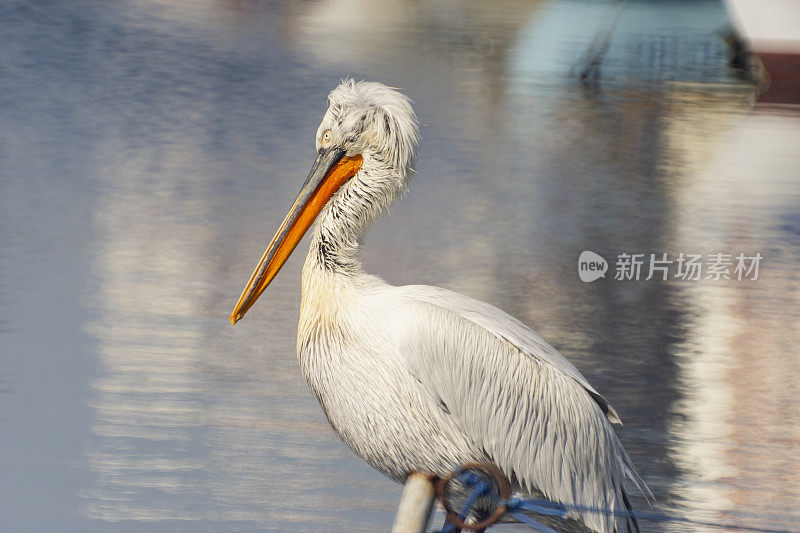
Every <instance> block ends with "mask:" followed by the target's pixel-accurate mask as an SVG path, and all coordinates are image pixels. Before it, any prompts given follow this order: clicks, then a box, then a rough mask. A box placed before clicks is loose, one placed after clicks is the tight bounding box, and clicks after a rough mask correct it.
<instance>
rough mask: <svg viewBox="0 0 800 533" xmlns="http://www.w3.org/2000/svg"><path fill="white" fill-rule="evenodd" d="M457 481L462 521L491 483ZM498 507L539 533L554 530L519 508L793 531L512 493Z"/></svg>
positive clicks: (450, 527) (467, 476)
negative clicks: (465, 493)
mask: <svg viewBox="0 0 800 533" xmlns="http://www.w3.org/2000/svg"><path fill="white" fill-rule="evenodd" d="M459 478H460V479H461V481H462V482H463V483H464V485H466V486H467V487H470V486H471V487H474V488H473V490H472V492H471V493H470V495H469V497H468V498H467V500H466V502H465V503H464V506H463V509H462V511H461V513H460V514H459V519H460V520H464V519H465V518H466V516H467V514H468V513H469V510H470V509H471V508H472V506H473V505H475V502H476V501H477V500H478V498H480V497H481V496H489V495H493V492H494V491H493V490H492V485H491V484H490V483H487V482H486V481H484V480H483V479H481V478H480V477H479V476H477V475H476V474H475V473H474V472H470V471H468V470H466V471H462V472H461V473H460V475H459ZM497 505H498V506H505V508H506V513H507V514H510V515H511V516H512V517H514V519H516V520H517V521H518V522H520V523H522V524H525V525H527V526H530V527H531V528H533V529H535V530H536V531H539V532H540V533H556V531H555V530H554V529H552V528H550V527H548V526H546V525H544V524H542V523H540V522H538V521H536V520H535V519H534V518H532V517H530V516H528V515H526V514H525V513H523V512H522V511H528V512H532V513H536V514H539V515H545V516H553V517H556V518H561V519H566V515H567V513H569V512H570V511H576V512H580V513H594V514H602V515H606V516H616V517H619V518H634V519H637V520H646V521H652V522H673V523H681V524H691V525H695V526H705V527H713V528H718V529H732V530H739V531H753V532H756V533H797V532H793V531H791V530H788V529H771V528H762V527H750V526H740V525H736V524H726V523H718V522H709V521H705V520H693V519H691V518H684V517H681V516H675V515H671V514H666V513H658V512H653V511H650V512H648V511H617V510H614V509H603V508H599V507H591V506H588V505H576V504H565V503H559V502H553V501H550V500H544V499H538V498H520V497H518V496H514V497H511V498H509V499H508V500H498V501H497ZM456 529H457V528H456V526H455V524H451V523H449V522H448V523H445V525H444V527H443V528H442V530H441V533H455V531H456Z"/></svg>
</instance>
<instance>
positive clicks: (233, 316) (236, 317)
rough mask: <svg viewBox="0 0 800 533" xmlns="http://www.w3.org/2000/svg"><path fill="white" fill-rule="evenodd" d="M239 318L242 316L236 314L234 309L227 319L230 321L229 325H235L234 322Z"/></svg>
mask: <svg viewBox="0 0 800 533" xmlns="http://www.w3.org/2000/svg"><path fill="white" fill-rule="evenodd" d="M240 318H242V316H241V315H238V314H236V311H234V312H233V313H232V314H231V317H230V319H229V320H230V322H231V326H235V325H236V323H237V322H238V321H239V319H240Z"/></svg>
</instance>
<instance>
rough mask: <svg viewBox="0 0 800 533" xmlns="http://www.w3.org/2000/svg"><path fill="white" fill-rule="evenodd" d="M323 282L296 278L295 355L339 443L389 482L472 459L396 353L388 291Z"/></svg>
mask: <svg viewBox="0 0 800 533" xmlns="http://www.w3.org/2000/svg"><path fill="white" fill-rule="evenodd" d="M334 276H335V275H334ZM326 277H330V275H329V274H327V273H324V272H323V273H315V275H314V276H309V277H308V279H306V276H304V282H303V298H302V303H301V318H300V325H299V328H298V342H297V350H298V359H299V362H300V368H301V371H302V373H303V376H304V378H305V379H306V381H307V382H308V385H309V387H310V389H311V390H312V392H313V393H314V394H315V395H316V397H317V399H318V400H319V403H320V404H321V405H322V408H323V410H324V412H325V415H326V417H327V418H328V421H329V422H330V424H331V426H332V427H333V429H334V430H335V431H336V433H337V434H338V435H339V437H340V438H341V439H342V441H344V442H345V443H346V444H347V445H348V446H350V448H352V449H353V450H354V451H355V452H356V453H357V454H358V455H360V456H361V457H363V458H364V459H365V460H366V461H367V462H368V463H369V464H371V465H372V466H373V467H375V468H377V469H378V470H380V471H381V472H383V473H384V474H385V475H387V476H389V477H391V478H393V479H395V480H397V481H403V480H404V479H405V477H406V476H407V475H408V473H409V472H411V471H414V470H420V471H427V472H436V473H445V472H447V471H449V470H450V469H451V468H452V467H453V465H454V464H457V463H461V462H469V461H474V460H478V459H480V458H481V457H482V454H481V453H480V452H476V451H475V450H474V449H473V448H474V446H473V445H472V444H471V443H470V442H469V440H468V439H467V438H466V436H465V435H464V434H463V432H462V431H461V430H460V428H459V427H458V426H457V425H456V423H455V421H454V420H453V418H452V416H451V415H450V413H449V412H447V410H446V409H445V408H443V406H442V405H441V404H440V403H439V402H438V401H437V399H436V398H434V397H433V396H431V394H430V393H429V391H428V390H426V389H425V388H424V387H423V386H422V385H421V384H420V383H419V381H418V380H417V379H416V378H415V377H414V376H413V375H412V373H411V372H410V371H409V369H408V367H407V364H406V358H405V357H403V356H402V354H400V353H398V352H397V349H398V348H397V347H398V343H397V342H396V341H395V340H394V339H393V336H392V335H391V334H390V332H391V331H393V329H394V328H396V327H397V326H398V325H397V324H395V322H394V321H395V320H396V317H397V316H398V314H397V313H393V312H392V309H393V305H392V303H393V302H392V300H391V297H389V296H388V295H389V293H390V292H391V291H390V290H384V289H383V287H381V285H383V284H382V283H374V282H373V281H372V280H367V279H360V280H350V281H349V282H347V283H346V284H344V285H346V286H342V283H341V281H338V280H335V279H326ZM314 278H316V279H314ZM354 287H358V289H354ZM384 287H386V289H389V287H388V286H385V285H384ZM400 316H402V315H400Z"/></svg>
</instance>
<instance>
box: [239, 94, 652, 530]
mask: <svg viewBox="0 0 800 533" xmlns="http://www.w3.org/2000/svg"><path fill="white" fill-rule="evenodd" d="M329 100H330V107H329V109H328V111H327V112H326V113H325V116H324V118H323V120H322V123H321V125H320V127H319V130H318V132H317V139H316V141H317V142H316V147H317V150H318V158H317V163H315V166H314V169H312V172H311V174H310V175H309V180H308V181H307V182H306V185H305V186H304V189H303V190H302V191H301V194H300V195H299V196H298V200H297V202H295V206H293V210H292V211H290V214H289V215H288V216H287V219H286V221H285V222H284V224H283V225H282V226H281V229H280V230H279V232H278V234H277V235H276V237H275V239H273V241H272V243H271V244H270V246H269V248H268V250H267V252H265V254H264V257H262V260H261V263H259V266H258V267H257V268H256V271H255V272H254V274H253V276H252V277H251V280H250V282H249V283H248V286H247V287H246V288H245V291H244V292H243V294H242V297H241V298H240V300H239V303H238V304H237V307H236V309H235V310H234V313H233V315H232V317H231V320H232V321H233V322H235V321H236V320H238V319H239V318H241V316H243V315H244V313H245V312H246V311H247V309H249V307H250V306H251V305H252V303H253V302H254V301H255V299H256V298H258V296H259V295H260V294H261V292H263V290H264V288H266V285H267V284H268V283H269V281H270V280H271V279H272V277H274V275H275V274H276V273H277V270H278V269H279V268H280V266H281V265H282V264H283V262H284V261H285V260H286V258H288V255H289V254H290V253H291V250H292V249H293V247H294V245H296V242H299V239H300V238H301V237H302V234H303V233H304V232H305V230H306V228H307V227H308V225H310V224H311V222H310V221H309V220H308V219H309V218H310V220H311V221H313V219H314V215H316V214H317V213H318V216H316V218H317V223H316V226H315V227H314V230H313V237H312V241H311V246H310V250H309V253H308V256H307V258H306V262H305V265H304V267H303V277H302V302H301V309H300V324H299V328H298V337H297V352H298V358H299V362H300V368H301V370H302V373H303V375H304V377H305V379H306V380H307V381H308V384H309V386H310V388H311V390H312V391H313V392H314V394H315V395H316V396H317V398H318V400H319V402H320V404H321V405H322V408H323V409H324V411H325V414H326V416H327V417H328V420H329V421H330V423H331V425H332V426H333V428H334V430H335V431H336V433H337V434H338V435H339V436H340V437H341V439H342V440H343V441H344V442H345V443H347V445H348V446H350V447H351V448H352V449H353V450H354V451H355V452H356V453H357V454H359V455H360V456H361V457H363V458H364V459H365V460H366V461H367V462H369V464H371V465H372V466H374V467H375V468H377V469H378V470H380V471H381V472H383V473H384V474H386V475H387V476H389V477H390V478H392V479H394V480H396V481H399V482H403V481H404V480H405V478H406V476H407V475H408V474H409V473H410V472H412V471H422V472H430V473H434V474H439V475H444V474H446V473H447V472H448V471H450V470H452V469H453V468H454V467H455V466H457V465H459V464H463V463H467V462H475V461H489V462H492V463H494V464H495V465H497V466H498V467H499V468H500V469H501V470H502V471H503V472H504V473H505V474H506V475H507V476H508V477H509V478H510V479H511V480H512V483H513V484H514V486H515V489H516V490H519V491H521V492H523V493H532V492H536V491H538V492H541V493H543V494H544V495H545V496H546V497H548V498H550V499H553V500H556V501H560V502H564V503H573V504H580V505H586V506H592V507H602V508H608V509H612V510H616V511H624V510H626V509H628V508H629V503H628V500H627V496H626V494H625V489H624V488H623V480H624V478H625V477H626V476H628V477H630V478H631V479H633V480H634V481H635V482H636V483H637V485H639V486H640V487H643V483H642V482H641V480H640V478H639V476H638V475H637V474H636V472H635V470H634V468H633V466H632V464H631V461H630V459H629V457H628V455H627V453H626V452H625V450H624V449H623V447H622V445H621V444H620V442H619V439H618V438H617V436H616V434H615V433H614V430H613V428H612V427H611V423H610V422H612V421H613V422H619V417H618V416H617V413H616V412H615V411H614V410H613V408H611V406H609V405H608V403H607V402H606V401H605V400H604V399H603V398H602V397H601V396H600V395H599V394H598V393H597V391H595V390H594V388H592V386H591V385H590V384H589V383H588V382H587V381H586V379H585V378H584V377H583V376H582V375H581V374H580V372H578V370H577V369H576V368H575V367H574V366H573V365H572V364H571V363H570V362H569V361H567V360H566V359H565V358H564V357H563V356H561V355H560V354H559V353H558V352H557V351H556V350H555V349H554V348H552V347H551V346H550V345H549V344H547V343H546V342H545V341H544V340H543V339H542V338H541V337H539V336H538V335H537V334H536V333H535V332H533V331H532V330H531V329H530V328H528V327H527V326H525V325H524V324H522V323H521V322H519V321H517V320H516V319H514V318H512V317H511V316H509V315H507V314H505V313H504V312H502V311H500V310H499V309H497V308H495V307H492V306H490V305H488V304H485V303H483V302H479V301H476V300H473V299H471V298H468V297H466V296H462V295H460V294H456V293H453V292H451V291H447V290H444V289H440V288H436V287H427V286H421V285H414V286H406V287H393V286H391V285H388V284H386V283H385V282H383V281H382V280H381V279H379V278H377V277H374V276H371V275H369V274H367V273H365V272H364V271H363V269H362V268H361V265H360V263H359V262H358V257H357V253H358V248H359V242H360V241H361V239H362V238H363V236H364V234H365V233H366V231H367V230H368V229H369V227H370V226H371V225H372V223H373V222H374V221H375V220H377V219H378V218H380V217H381V216H382V215H383V214H385V213H386V212H387V211H388V209H389V207H390V206H391V205H392V203H394V201H395V200H396V199H397V198H398V197H399V196H400V195H401V194H402V193H403V191H405V189H406V188H407V186H408V183H409V181H410V179H411V176H412V175H413V172H414V171H413V167H414V164H415V154H416V148H417V144H418V138H419V137H418V127H417V121H416V117H415V115H414V111H413V109H412V107H411V104H410V102H409V100H408V99H407V98H406V97H405V96H403V95H402V94H401V93H399V92H398V91H396V90H394V89H391V88H388V87H386V86H384V85H382V84H379V83H374V82H364V81H362V82H358V83H355V82H353V81H352V80H346V81H344V82H342V84H341V85H339V86H338V87H337V88H336V89H335V90H334V91H333V92H331V94H330V95H329ZM331 154H332V155H331ZM343 162H345V163H343ZM348 164H349V165H350V167H347V168H348V169H349V170H348V171H347V172H345V170H344V168H345V166H346V165H348ZM337 172H338V177H337ZM335 180H338V181H337V182H336V184H334V185H330V183H331V182H333V181H335ZM339 182H341V183H339ZM328 185H330V187H332V189H333V192H332V193H330V194H328V195H327V196H326V194H327V193H324V192H320V191H322V190H323V188H324V187H326V186H328ZM304 209H305V210H306V211H303V210H304ZM309 210H310V213H309V212H308V211H309ZM293 213H294V215H293ZM304 213H305V214H304ZM303 217H305V218H303ZM304 221H305V222H304ZM298 234H299V237H298ZM286 241H292V242H291V243H289V244H285V242H286ZM287 249H288V252H287V251H286V250H287ZM265 278H266V280H265ZM576 518H579V519H580V520H582V521H583V522H584V523H585V524H586V525H587V526H589V527H590V528H592V529H594V530H596V531H600V532H611V531H629V530H633V529H635V528H636V524H635V521H633V520H629V519H625V518H617V517H614V516H612V515H600V514H595V513H584V514H582V515H580V516H576Z"/></svg>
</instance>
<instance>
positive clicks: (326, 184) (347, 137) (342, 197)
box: [231, 80, 419, 324]
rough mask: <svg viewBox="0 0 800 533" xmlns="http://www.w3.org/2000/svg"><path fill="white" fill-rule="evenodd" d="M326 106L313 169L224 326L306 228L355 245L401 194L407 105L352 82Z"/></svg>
mask: <svg viewBox="0 0 800 533" xmlns="http://www.w3.org/2000/svg"><path fill="white" fill-rule="evenodd" d="M328 101H329V105H328V110H327V111H326V112H325V116H324V117H323V118H322V122H321V123H320V125H319V128H318V129H317V136H316V148H317V158H316V160H315V161H314V166H313V167H312V168H311V172H310V173H309V174H308V178H307V179H306V181H305V183H304V184H303V187H302V188H301V189H300V193H299V194H298V195H297V199H296V200H295V202H294V204H293V205H292V207H291V209H290V210H289V213H288V214H287V215H286V218H285V219H284V221H283V224H281V226H280V228H279V229H278V232H277V233H276V234H275V237H273V239H272V241H271V242H270V244H269V246H268V247H267V250H266V251H265V252H264V255H263V256H262V257H261V260H260V261H259V263H258V265H257V266H256V269H255V270H254V271H253V274H252V276H250V281H249V282H248V283H247V286H245V288H244V291H242V295H241V296H240V297H239V301H238V302H237V303H236V307H235V308H234V310H233V313H232V314H231V323H232V324H236V322H237V321H238V320H239V319H241V318H242V317H243V316H244V314H245V313H246V312H247V310H248V309H250V307H251V306H252V305H253V304H254V303H255V301H256V300H257V299H258V297H259V296H261V293H263V292H264V290H265V289H266V288H267V285H269V283H270V282H271V281H272V280H273V278H274V277H275V275H276V274H277V273H278V271H279V270H280V268H281V267H282V266H283V264H284V263H285V262H286V260H287V259H288V258H289V256H290V255H291V253H292V252H293V251H294V249H295V247H297V245H298V243H299V242H300V240H301V239H302V238H303V235H305V233H306V232H307V231H308V228H309V227H311V225H312V224H313V223H314V220H316V219H317V218H319V226H320V228H322V229H323V230H324V231H325V232H326V233H327V235H328V237H329V238H335V239H341V240H346V241H354V240H358V239H360V238H361V236H362V235H363V234H364V232H365V231H366V230H367V228H369V226H370V225H371V224H372V223H373V222H374V221H375V220H376V219H377V218H379V217H380V216H381V215H383V214H384V213H385V212H386V211H387V210H388V209H389V207H390V206H391V205H392V204H393V203H394V202H395V200H397V198H398V197H399V196H400V195H401V194H402V193H403V191H405V190H406V188H407V187H408V184H409V181H410V180H411V176H412V174H413V173H414V165H415V163H416V150H417V144H418V143H419V127H418V125H417V119H416V116H415V115H414V110H413V108H412V107H411V101H410V100H409V99H408V98H407V97H406V96H405V95H403V94H402V93H400V92H398V91H397V90H395V89H392V88H391V87H387V86H386V85H383V84H381V83H376V82H368V81H360V82H354V81H353V80H344V81H343V82H342V83H341V84H340V85H339V86H338V87H336V88H335V89H334V90H333V91H331V93H330V94H329V95H328Z"/></svg>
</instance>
